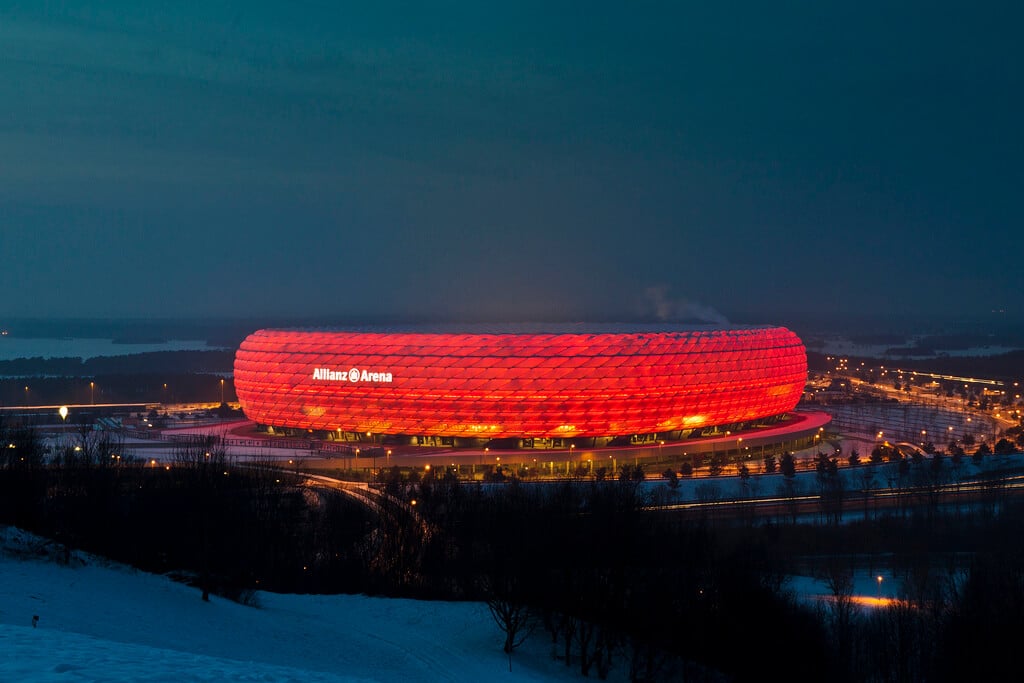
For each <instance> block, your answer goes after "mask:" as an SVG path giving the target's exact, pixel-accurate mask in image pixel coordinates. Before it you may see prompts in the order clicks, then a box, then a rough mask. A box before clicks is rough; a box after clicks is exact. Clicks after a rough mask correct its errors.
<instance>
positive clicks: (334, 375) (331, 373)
mask: <svg viewBox="0 0 1024 683" xmlns="http://www.w3.org/2000/svg"><path fill="white" fill-rule="evenodd" d="M313 379H315V380H318V381H321V382H351V383H352V384H356V383H358V382H369V383H377V384H390V383H391V382H393V381H394V377H393V375H392V374H391V373H390V372H370V371H369V370H360V369H359V368H350V369H348V370H341V371H337V370H331V369H330V368H316V369H315V370H313Z"/></svg>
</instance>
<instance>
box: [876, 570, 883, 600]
mask: <svg viewBox="0 0 1024 683" xmlns="http://www.w3.org/2000/svg"><path fill="white" fill-rule="evenodd" d="M875 580H876V581H878V599H879V600H881V599H882V575H881V574H879V575H878V576H876V577H875Z"/></svg>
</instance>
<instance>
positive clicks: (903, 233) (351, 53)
mask: <svg viewBox="0 0 1024 683" xmlns="http://www.w3.org/2000/svg"><path fill="white" fill-rule="evenodd" d="M340 4H341V3H340V2H339V3H335V2H295V1H292V2H280V3H273V4H268V3H260V2H244V3H243V2H237V3H223V2H215V1H210V0H206V1H203V2H173V3H160V4H157V3H148V2H135V1H132V2H99V1H96V2H74V1H67V2H50V3H40V2H37V1H35V0H33V1H27V0H26V1H25V2H3V3H2V4H0V46H2V58H0V101H2V103H3V107H2V110H0V253H2V255H3V265H2V266H0V292H2V296H0V315H8V316H15V315H16V316H26V315H28V316H32V315H38V316H75V317H81V316H102V317H133V316H147V317H179V316H189V317H191V316H260V315H281V314H296V315H314V314H316V315H335V316H367V315H373V316H379V315H384V316H409V315H417V316H436V317H443V318H446V319H460V318H487V319H542V318H567V319H582V318H591V319H615V318H620V317H626V316H630V315H633V314H636V313H639V312H647V313H651V312H654V310H655V308H657V309H658V310H659V311H660V313H662V314H667V315H669V316H679V315H685V314H687V313H689V312H691V309H697V308H702V307H706V308H709V309H710V308H713V309H716V310H718V311H722V312H723V313H725V314H726V315H730V316H733V315H737V314H742V313H743V312H749V311H759V312H763V314H764V315H763V318H764V319H765V321H768V322H770V321H771V319H772V316H773V315H777V314H779V313H780V312H787V311H808V312H822V311H836V312H839V313H864V312H876V313H883V314H891V315H893V316H899V315H905V314H907V313H910V312H921V313H926V314H932V313H940V312H941V313H945V312H949V313H954V314H975V313H983V312H986V311H989V310H990V309H992V308H1005V309H1006V310H1007V312H1008V313H1013V314H1019V313H1021V312H1022V307H1021V292H1022V291H1024V269H1022V268H1021V265H1020V263H1021V253H1022V247H1024V236H1022V228H1024V225H1022V221H1021V217H1022V210H1021V203H1020V199H1021V189H1022V188H1024V172H1022V160H1024V133H1022V126H1021V120H1024V111H1022V104H1024V94H1022V93H1024V89H1022V86H1024V78H1022V68H1024V47H1022V45H1024V41H1022V40H1021V38H1020V27H1021V25H1022V22H1021V19H1022V18H1024V16H1022V14H1024V11H1022V10H1021V9H1018V7H1019V3H1016V2H1006V3H1000V2H992V3H967V2H964V3H956V4H954V3H949V4H947V3H941V2H939V3H936V2H929V3H923V2H922V3H890V2H850V3H845V4H844V5H843V6H840V7H834V6H832V5H834V3H824V2H820V1H815V2H802V3H788V2H783V3H761V2H723V3H707V2H701V3H668V2H666V3H607V2H592V3H574V4H572V5H563V4H561V3H552V2H543V3H533V2H522V1H517V2H510V3H505V6H504V7H498V6H497V3H489V2H475V3H470V2H441V3H432V4H433V5H435V6H433V7H431V8H430V9H428V10H425V9H422V8H420V7H419V6H418V3H377V2H373V3H352V4H353V8H349V9H339V8H338V5H340ZM688 5H692V7H689V8H688V7H687V6H688ZM893 5H898V6H897V7H894V6H893ZM43 8H45V9H43ZM645 292H646V294H645ZM651 292H655V294H651ZM656 300H657V301H656ZM655 303H658V304H660V305H658V306H655Z"/></svg>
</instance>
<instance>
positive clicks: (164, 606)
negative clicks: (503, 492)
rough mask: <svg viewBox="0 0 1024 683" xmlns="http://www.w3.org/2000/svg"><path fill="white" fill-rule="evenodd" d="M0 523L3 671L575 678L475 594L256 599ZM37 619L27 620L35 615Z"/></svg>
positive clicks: (537, 637)
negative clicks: (62, 560)
mask: <svg viewBox="0 0 1024 683" xmlns="http://www.w3.org/2000/svg"><path fill="white" fill-rule="evenodd" d="M41 547H42V542H41V541H40V540H39V539H37V538H35V537H33V536H31V535H29V534H26V533H24V532H22V531H20V530H17V529H13V528H8V527H0V681H302V682H303V683H306V682H320V681H325V682H326V681H361V680H373V681H444V680H448V681H484V680H491V679H495V678H502V679H503V680H516V681H539V680H553V679H554V680H559V679H564V680H575V679H576V670H575V669H571V670H569V669H567V667H565V666H564V665H563V664H562V663H560V662H556V661H554V660H552V659H551V658H550V648H549V647H548V646H546V645H545V642H544V641H545V637H544V635H543V634H541V633H535V634H534V637H533V638H532V639H531V640H528V641H527V642H526V644H524V646H523V647H522V648H521V650H518V651H516V653H515V654H514V655H513V658H512V673H509V670H508V669H509V665H508V659H507V658H506V656H505V655H504V653H503V652H502V651H501V644H502V642H503V641H502V634H501V633H500V631H499V630H498V628H497V626H496V625H495V624H494V623H493V621H492V620H491V617H490V615H489V614H488V612H487V608H486V606H485V605H482V604H480V603H450V602H426V601H417V600H399V599H388V598H371V597H366V596H359V595H330V596H321V595H281V594H274V593H258V594H257V596H258V600H259V603H260V606H259V607H247V606H243V605H240V604H236V603H234V602H230V601H227V600H223V599H220V598H217V597H216V596H213V597H211V599H210V602H208V603H204V602H202V600H200V595H199V592H198V591H197V590H196V589H194V588H190V587H188V586H186V585H183V584H180V583H176V582H175V581H172V580H171V579H169V578H167V577H164V576H156V575H152V574H146V573H144V572H140V571H136V570H134V569H131V568H128V567H124V566H122V565H118V564H114V563H111V562H107V561H105V560H103V559H100V558H96V557H93V556H89V555H85V554H80V555H76V557H75V558H73V559H72V562H71V563H70V565H68V566H64V565H61V564H58V563H57V562H55V561H54V560H53V557H52V556H51V555H50V554H48V553H45V552H44V551H43V552H41V550H40V549H41ZM35 617H38V622H37V624H36V625H35V626H33V619H34V618H35Z"/></svg>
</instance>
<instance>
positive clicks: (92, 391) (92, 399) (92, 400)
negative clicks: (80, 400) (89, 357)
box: [89, 382, 96, 405]
mask: <svg viewBox="0 0 1024 683" xmlns="http://www.w3.org/2000/svg"><path fill="white" fill-rule="evenodd" d="M89 403H90V404H91V405H96V382H89Z"/></svg>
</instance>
